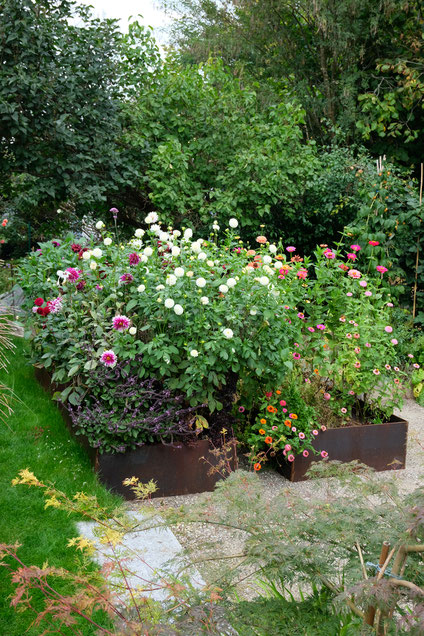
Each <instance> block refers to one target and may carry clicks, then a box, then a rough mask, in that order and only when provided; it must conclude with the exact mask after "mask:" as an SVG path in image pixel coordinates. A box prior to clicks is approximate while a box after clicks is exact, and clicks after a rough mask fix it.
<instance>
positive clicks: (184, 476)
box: [35, 367, 236, 499]
mask: <svg viewBox="0 0 424 636" xmlns="http://www.w3.org/2000/svg"><path fill="white" fill-rule="evenodd" d="M35 377H36V378H37V380H38V382H39V383H40V384H41V386H42V387H43V388H44V389H45V390H46V391H48V392H49V393H52V394H53V393H54V392H55V391H57V390H61V389H62V388H63V387H59V386H57V385H55V384H54V383H52V381H51V376H50V374H49V373H48V371H47V370H46V369H44V368H40V367H35ZM58 406H59V409H60V411H61V413H62V416H63V419H64V421H65V423H66V425H67V427H68V428H69V430H70V431H71V433H72V434H73V435H76V432H75V427H74V426H73V424H72V420H71V417H70V415H69V413H68V411H67V410H66V408H65V407H64V406H63V405H61V404H60V403H59V404H58ZM76 437H77V439H78V440H79V441H80V442H81V444H82V445H83V446H84V447H85V448H86V449H87V451H88V454H89V456H90V459H91V462H92V464H93V467H94V469H95V471H96V472H97V474H98V477H99V479H100V481H101V482H102V483H103V484H104V485H105V486H106V487H107V488H110V489H111V490H112V491H114V492H117V493H119V494H121V495H122V496H123V497H125V499H133V498H134V494H133V493H132V491H131V490H130V489H129V488H128V487H125V486H123V485H122V482H123V481H124V479H126V478H127V477H138V478H139V479H140V481H141V482H148V481H150V480H151V479H153V480H154V481H155V482H156V485H157V487H158V490H157V491H156V492H155V493H154V494H153V495H152V496H153V497H170V496H172V495H187V494H194V493H198V492H205V491H212V490H213V489H214V487H215V484H216V483H217V482H218V481H219V480H220V479H221V478H222V477H221V476H220V475H219V474H218V473H217V472H214V473H213V474H209V471H210V469H211V466H216V465H217V464H218V462H219V457H216V455H215V454H213V453H212V450H213V447H212V445H211V443H210V442H209V440H207V439H202V440H198V441H196V442H194V443H193V444H179V445H178V447H177V446H168V445H164V444H146V445H145V446H141V447H140V448H138V449H137V450H134V451H129V452H126V453H122V454H120V453H117V454H112V453H99V452H98V451H97V450H96V449H94V448H92V447H90V446H89V444H88V441H87V439H86V437H85V436H84V435H76ZM235 462H236V451H235V448H234V450H233V457H232V465H233V467H234V465H235Z"/></svg>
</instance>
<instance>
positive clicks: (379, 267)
mask: <svg viewBox="0 0 424 636" xmlns="http://www.w3.org/2000/svg"><path fill="white" fill-rule="evenodd" d="M375 269H376V270H377V272H380V274H384V273H385V272H387V271H388V269H387V267H384V265H377V267H376V268H375Z"/></svg>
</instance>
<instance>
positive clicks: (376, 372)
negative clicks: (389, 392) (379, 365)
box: [372, 369, 380, 375]
mask: <svg viewBox="0 0 424 636" xmlns="http://www.w3.org/2000/svg"><path fill="white" fill-rule="evenodd" d="M372 372H373V373H374V375H380V371H379V370H378V369H373V370H372Z"/></svg>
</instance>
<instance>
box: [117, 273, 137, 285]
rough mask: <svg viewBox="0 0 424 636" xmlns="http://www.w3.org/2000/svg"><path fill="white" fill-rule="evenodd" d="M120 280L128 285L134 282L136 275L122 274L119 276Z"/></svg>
mask: <svg viewBox="0 0 424 636" xmlns="http://www.w3.org/2000/svg"><path fill="white" fill-rule="evenodd" d="M119 280H120V282H121V283H123V284H124V285H128V284H129V283H132V282H133V280H134V276H133V275H132V274H122V276H120V277H119Z"/></svg>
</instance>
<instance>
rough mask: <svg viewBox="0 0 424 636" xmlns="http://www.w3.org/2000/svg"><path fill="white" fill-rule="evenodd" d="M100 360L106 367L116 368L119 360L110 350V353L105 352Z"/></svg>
mask: <svg viewBox="0 0 424 636" xmlns="http://www.w3.org/2000/svg"><path fill="white" fill-rule="evenodd" d="M100 360H101V362H102V363H103V364H104V365H105V367H114V366H115V364H116V361H117V360H118V358H117V357H116V353H115V352H114V351H112V350H111V349H110V350H109V351H103V353H102V355H101V357H100Z"/></svg>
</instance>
